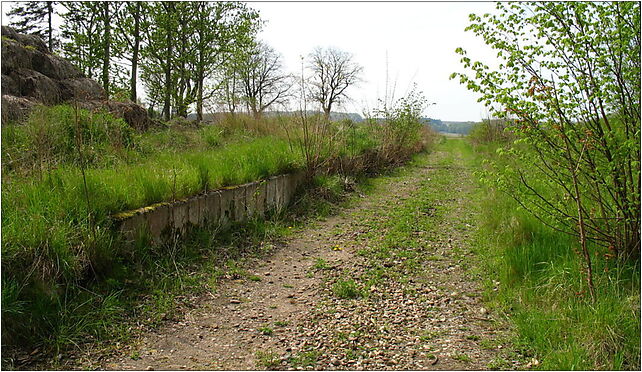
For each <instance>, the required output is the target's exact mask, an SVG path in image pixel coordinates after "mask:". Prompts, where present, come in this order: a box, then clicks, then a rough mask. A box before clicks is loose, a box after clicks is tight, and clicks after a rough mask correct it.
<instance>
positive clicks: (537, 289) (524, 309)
mask: <svg viewBox="0 0 642 372" xmlns="http://www.w3.org/2000/svg"><path fill="white" fill-rule="evenodd" d="M481 135H482V133H481V132H478V133H477V137H476V133H475V132H473V133H472V140H474V141H475V143H476V145H475V146H474V151H475V154H476V156H477V161H478V165H477V166H478V167H484V165H482V163H481V160H482V159H488V160H492V161H494V162H496V163H497V164H499V166H500V168H501V166H502V165H503V164H504V163H503V162H507V161H509V160H507V159H504V158H501V157H499V156H498V155H497V152H496V149H497V148H498V147H499V146H501V145H503V144H504V143H506V142H505V141H507V140H508V139H504V142H502V141H497V142H488V141H484V140H483V139H481V138H479V137H480V136H481ZM491 184H492V183H491ZM481 191H482V192H480V200H481V203H482V208H483V211H484V212H483V213H484V215H483V217H484V218H483V226H482V229H481V231H480V234H479V236H478V252H479V255H480V256H481V257H482V259H483V260H484V261H485V262H487V263H488V265H487V266H486V269H485V270H486V273H487V282H486V287H487V290H486V296H487V299H488V301H490V303H491V304H492V305H493V307H494V309H495V310H496V311H498V312H500V313H502V314H504V315H505V316H506V317H507V318H508V319H509V320H510V323H511V324H512V325H513V326H514V329H515V331H516V338H515V340H513V341H514V343H515V345H516V346H517V347H518V348H520V349H521V352H522V353H523V354H525V355H528V356H530V357H531V358H533V359H535V360H536V361H535V360H534V361H533V363H532V365H533V368H537V369H543V370H570V369H572V370H591V369H606V370H613V369H616V370H618V369H633V370H638V369H639V368H640V267H639V261H633V262H625V263H623V262H617V261H616V260H613V259H611V258H609V255H608V254H606V253H607V252H604V251H603V250H602V249H600V248H598V247H595V246H592V247H591V251H592V252H594V255H593V257H592V259H593V272H594V279H593V280H594V281H595V287H596V290H597V295H596V301H595V302H592V301H591V299H590V296H589V295H588V293H587V291H586V284H585V279H584V275H585V274H584V273H583V269H582V263H581V261H580V258H579V257H578V255H577V254H576V253H575V251H574V250H575V249H577V247H578V242H577V241H576V239H575V238H573V237H571V236H568V235H566V234H563V233H559V232H556V231H554V230H552V229H551V228H548V227H546V226H544V225H543V224H542V223H541V222H539V221H538V220H537V219H536V218H535V217H533V216H532V215H530V214H529V213H527V212H526V211H525V210H523V209H522V208H520V207H519V205H518V203H517V202H516V201H514V200H513V199H512V198H511V197H510V196H509V195H506V194H505V193H501V192H499V191H497V190H495V189H494V188H493V187H492V186H490V185H489V184H488V183H486V185H484V186H482V188H481ZM638 259H639V258H638ZM494 281H495V283H493V282H494ZM497 282H499V284H498V285H496V284H497ZM497 287H499V288H498V290H495V289H494V288H497ZM507 366H509V365H507Z"/></svg>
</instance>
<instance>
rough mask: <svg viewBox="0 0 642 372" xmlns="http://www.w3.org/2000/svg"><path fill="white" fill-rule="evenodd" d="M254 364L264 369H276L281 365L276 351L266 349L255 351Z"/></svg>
mask: <svg viewBox="0 0 642 372" xmlns="http://www.w3.org/2000/svg"><path fill="white" fill-rule="evenodd" d="M256 364H257V366H260V367H264V368H266V369H276V368H278V367H279V366H280V365H281V362H280V359H279V355H278V354H277V353H275V352H273V351H271V350H268V351H257V352H256Z"/></svg>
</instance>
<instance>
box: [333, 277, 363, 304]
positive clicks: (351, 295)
mask: <svg viewBox="0 0 642 372" xmlns="http://www.w3.org/2000/svg"><path fill="white" fill-rule="evenodd" d="M332 292H333V293H334V295H335V296H337V297H339V298H345V299H355V298H360V297H363V293H362V292H361V290H360V289H359V287H358V286H357V283H355V281H354V280H352V279H350V280H340V281H338V282H336V283H334V285H333V286H332Z"/></svg>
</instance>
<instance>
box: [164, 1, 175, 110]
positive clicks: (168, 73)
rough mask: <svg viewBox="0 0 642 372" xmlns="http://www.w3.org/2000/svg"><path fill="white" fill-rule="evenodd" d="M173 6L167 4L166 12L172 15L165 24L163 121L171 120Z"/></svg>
mask: <svg viewBox="0 0 642 372" xmlns="http://www.w3.org/2000/svg"><path fill="white" fill-rule="evenodd" d="M173 10H174V4H173V3H171V2H170V3H168V4H167V12H168V13H172V14H171V16H170V19H169V20H168V24H167V58H166V60H165V102H164V105H163V116H164V118H165V120H168V121H169V119H171V112H170V110H171V100H172V82H171V79H172V53H174V48H173V47H174V44H173V42H174V41H173V34H172V27H173V25H172V21H171V17H173Z"/></svg>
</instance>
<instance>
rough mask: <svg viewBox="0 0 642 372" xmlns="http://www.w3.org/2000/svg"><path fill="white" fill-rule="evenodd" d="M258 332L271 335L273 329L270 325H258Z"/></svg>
mask: <svg viewBox="0 0 642 372" xmlns="http://www.w3.org/2000/svg"><path fill="white" fill-rule="evenodd" d="M258 331H259V333H261V334H262V335H264V336H271V335H272V333H274V330H273V329H272V328H271V327H270V326H267V325H266V326H263V327H259V329H258Z"/></svg>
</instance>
